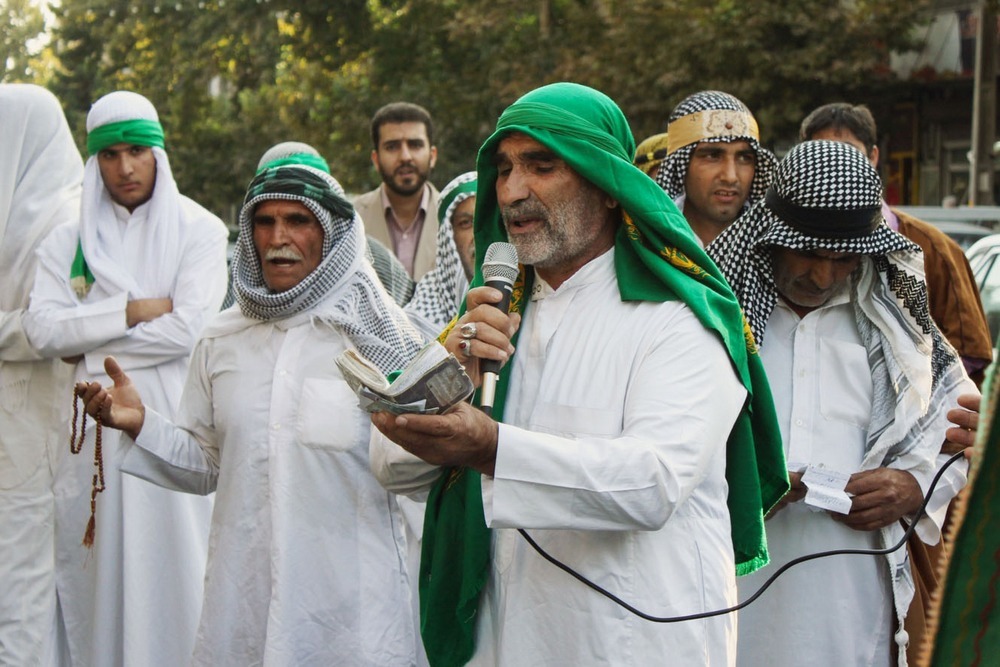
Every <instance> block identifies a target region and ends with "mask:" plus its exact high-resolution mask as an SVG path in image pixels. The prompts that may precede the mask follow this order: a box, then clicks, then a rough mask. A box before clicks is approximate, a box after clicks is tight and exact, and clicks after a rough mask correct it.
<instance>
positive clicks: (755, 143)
mask: <svg viewBox="0 0 1000 667" xmlns="http://www.w3.org/2000/svg"><path fill="white" fill-rule="evenodd" d="M713 110H728V111H737V112H740V113H744V114H746V115H747V116H749V117H751V118H752V117H753V115H752V114H751V113H750V109H748V108H747V106H746V105H745V104H743V102H741V101H739V100H738V99H736V98H735V97H733V96H732V95H730V94H729V93H723V92H720V91H717V90H703V91H701V92H700V93H695V94H693V95H688V96H687V97H686V98H684V99H683V100H681V103H680V104H678V105H677V107H676V108H674V110H673V112H672V113H671V114H670V118H668V119H667V127H668V130H667V136H668V140H669V135H670V131H669V127H670V123H673V122H674V121H675V120H678V119H680V118H682V117H684V116H689V115H691V114H694V113H698V112H699V111H713ZM721 141H746V142H748V143H749V144H750V147H751V148H753V150H754V152H755V153H756V154H757V165H756V166H755V168H754V175H753V183H751V184H750V194H749V195H748V197H747V204H748V205H750V204H753V203H754V202H756V201H759V200H760V199H761V198H762V197H763V196H764V192H765V191H766V190H767V186H768V185H770V183H771V178H772V177H773V176H774V168H775V166H776V165H777V162H778V161H777V159H776V158H775V157H774V153H772V152H771V151H769V150H767V149H766V148H764V147H763V146H761V145H760V140H759V139H758V138H757V137H755V136H753V135H751V134H742V133H741V134H723V135H718V136H712V137H702V138H701V139H699V141H698V142H696V143H691V144H688V145H686V146H683V147H680V148H677V149H675V150H673V151H672V152H670V153H668V154H667V157H666V158H665V159H664V160H663V161H662V162H661V163H660V168H659V170H658V171H657V172H656V182H657V184H659V186H660V187H661V188H663V189H664V190H665V191H666V193H667V194H668V195H670V198H671V199H677V198H678V197H680V196H681V195H683V194H684V182H685V181H686V180H687V172H688V165H690V164H691V155H692V153H694V148H695V146H696V145H697V144H698V143H701V142H704V143H719V142H721Z"/></svg>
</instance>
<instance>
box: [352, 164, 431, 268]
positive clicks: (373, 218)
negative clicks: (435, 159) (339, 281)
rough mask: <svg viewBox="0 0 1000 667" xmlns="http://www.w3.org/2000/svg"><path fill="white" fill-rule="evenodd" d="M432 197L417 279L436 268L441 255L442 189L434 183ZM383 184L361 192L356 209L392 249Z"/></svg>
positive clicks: (416, 263) (415, 264) (419, 250)
mask: <svg viewBox="0 0 1000 667" xmlns="http://www.w3.org/2000/svg"><path fill="white" fill-rule="evenodd" d="M427 187H429V188H430V197H428V199H427V215H426V216H425V217H424V228H423V229H422V230H421V231H420V239H419V240H418V241H417V254H416V256H415V257H414V258H413V276H412V277H413V280H414V281H418V280H420V279H421V278H422V277H423V275H424V274H425V273H427V272H428V271H430V270H431V269H432V268H434V258H435V257H436V256H437V230H438V215H437V209H438V191H437V188H435V187H434V186H433V185H431V184H430V183H428V184H427ZM381 188H382V186H381V185H379V186H378V187H377V188H375V189H374V190H372V191H371V192H366V193H364V194H363V195H358V196H357V197H356V198H355V199H354V209H355V210H356V211H357V212H358V215H360V216H361V219H362V220H363V221H364V223H365V232H366V233H367V234H368V236H371V237H372V238H374V239H375V240H377V241H380V242H381V243H382V245H384V246H385V247H387V248H390V249H391V248H392V247H393V246H392V238H391V237H390V236H389V227H388V226H387V225H386V222H385V210H384V209H383V208H382V192H381Z"/></svg>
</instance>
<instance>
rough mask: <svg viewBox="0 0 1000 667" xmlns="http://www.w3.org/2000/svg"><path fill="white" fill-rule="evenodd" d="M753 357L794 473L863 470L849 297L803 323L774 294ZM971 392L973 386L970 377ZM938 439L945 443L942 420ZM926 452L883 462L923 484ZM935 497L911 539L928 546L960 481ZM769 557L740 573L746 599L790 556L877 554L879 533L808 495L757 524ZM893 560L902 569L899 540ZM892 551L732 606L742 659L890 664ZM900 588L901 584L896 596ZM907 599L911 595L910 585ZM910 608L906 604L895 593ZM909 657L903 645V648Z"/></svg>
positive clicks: (831, 565) (857, 345)
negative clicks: (760, 366) (817, 505)
mask: <svg viewBox="0 0 1000 667" xmlns="http://www.w3.org/2000/svg"><path fill="white" fill-rule="evenodd" d="M761 359H762V360H763V362H764V367H765V369H766V371H767V374H768V377H769V379H770V381H771V387H772V391H773V393H774V398H775V408H776V410H777V413H778V419H779V425H780V427H781V434H782V441H783V442H784V443H785V452H786V458H787V462H788V469H789V470H790V471H796V472H799V471H801V470H803V469H804V468H805V466H806V465H820V464H822V465H824V466H826V467H828V468H830V469H832V470H836V471H839V472H843V473H847V474H850V473H854V472H858V471H859V470H860V469H861V467H862V466H861V464H862V460H863V459H864V457H865V440H866V436H867V432H868V424H869V421H870V419H871V405H872V393H873V392H872V381H871V370H870V367H869V364H868V353H867V351H866V350H865V347H864V344H863V343H862V341H861V337H860V335H859V333H858V329H857V324H856V323H855V319H854V312H853V308H852V306H851V304H850V303H849V301H848V297H847V295H846V294H842V295H840V296H838V297H835V298H834V299H833V300H831V302H830V303H829V304H827V305H826V306H824V307H822V308H819V309H817V310H815V311H813V312H811V313H809V314H807V315H806V316H805V317H803V318H799V317H798V315H796V314H795V313H794V312H793V311H792V310H791V309H790V308H789V307H788V306H787V305H786V304H785V303H784V302H783V301H781V300H780V299H779V300H778V303H777V304H776V306H775V309H774V312H773V313H772V315H771V318H770V320H769V321H768V326H767V338H766V339H765V341H764V345H763V347H762V349H761ZM970 389H971V390H974V387H973V386H972V385H971V383H970ZM941 440H942V442H943V440H944V429H943V426H942V435H941ZM933 463H934V460H933V459H932V458H931V457H929V456H922V455H918V454H908V455H904V456H902V457H900V458H897V459H895V460H894V461H892V462H891V464H890V465H891V467H893V468H899V469H902V470H908V471H911V472H912V473H913V474H914V476H915V477H916V478H917V480H918V482H919V483H920V484H921V487H922V488H924V489H925V490H926V487H927V482H928V481H929V480H928V479H927V477H926V474H925V473H924V472H923V471H926V470H931V469H933ZM960 486H961V485H960V484H959V486H958V487H957V488H950V489H947V490H944V491H945V492H944V493H942V494H935V496H934V498H935V501H934V502H932V504H930V505H929V506H928V509H929V511H930V516H929V517H924V518H922V519H921V521H920V522H919V523H918V524H917V526H918V528H917V530H918V535H920V536H921V537H923V538H924V539H925V540H926V541H928V542H931V543H933V542H934V541H936V540H937V537H938V535H939V533H940V525H941V522H942V521H943V519H944V512H945V510H946V508H947V503H948V501H949V500H950V499H951V497H953V496H954V494H955V493H956V492H957V489H958V488H960ZM765 528H766V531H767V539H768V547H769V550H770V554H771V563H770V565H769V566H768V567H766V568H763V569H761V570H759V571H757V572H756V573H754V574H752V575H749V576H747V577H741V578H740V580H739V590H740V598H741V600H742V599H746V598H747V597H749V596H750V595H751V594H753V593H754V592H755V591H757V589H759V588H760V586H761V585H762V584H763V583H764V581H766V580H767V579H768V578H769V577H770V576H771V575H772V574H773V573H774V571H775V570H776V569H777V568H779V567H781V566H782V565H784V564H785V563H786V562H788V561H789V560H791V559H793V558H795V557H798V556H802V555H805V554H810V553H815V552H819V551H826V550H831V549H878V548H882V546H883V545H882V543H881V540H880V537H879V532H878V531H869V532H862V531H857V530H853V529H851V528H848V527H847V526H844V525H843V524H840V523H837V522H835V521H834V520H833V519H832V518H831V517H830V516H829V515H828V514H827V513H825V512H817V511H814V510H813V509H812V508H811V507H810V506H809V505H807V504H806V503H805V502H797V503H793V504H790V505H788V506H786V507H785V508H784V509H782V510H780V511H779V512H778V513H777V514H775V515H774V516H773V517H772V518H771V519H769V520H768V521H767V523H766V524H765ZM897 554H898V556H899V563H898V566H900V567H907V568H908V567H909V562H908V560H902V559H904V558H905V554H906V547H905V546H904V547H903V548H902V549H901V550H900V551H899V552H897ZM896 566H897V562H896V558H895V556H892V557H890V558H889V561H888V562H887V559H886V557H884V556H868V555H850V556H847V555H845V556H834V557H830V558H821V559H818V560H814V561H810V562H807V563H803V564H801V565H796V566H793V567H792V568H791V569H790V570H788V571H786V572H785V573H784V574H782V575H781V576H780V577H779V578H778V579H777V580H776V581H775V582H774V583H773V584H772V585H771V586H770V588H768V589H767V591H765V593H764V594H763V595H762V596H761V597H760V598H758V599H757V600H756V601H755V602H754V603H752V604H751V605H750V606H749V607H747V608H745V609H744V610H742V611H741V612H740V636H739V656H738V664H740V665H746V667H756V666H757V665H764V664H767V665H773V666H774V667H784V666H786V665H787V666H791V665H852V666H853V665H858V666H859V667H860V666H862V665H874V666H877V667H886V666H887V665H889V664H890V662H891V661H890V647H891V645H892V642H893V624H894V620H895V619H894V604H893V601H894V598H893V595H894V590H893V587H894V585H893V581H892V578H891V577H890V568H892V567H896ZM896 594H897V595H904V592H903V591H899V592H897V593H896ZM911 594H912V591H911ZM897 602H898V603H899V604H900V605H901V606H902V608H903V609H906V608H907V607H908V606H909V602H910V599H909V597H906V599H901V600H897ZM901 653H902V654H903V656H902V664H905V651H901Z"/></svg>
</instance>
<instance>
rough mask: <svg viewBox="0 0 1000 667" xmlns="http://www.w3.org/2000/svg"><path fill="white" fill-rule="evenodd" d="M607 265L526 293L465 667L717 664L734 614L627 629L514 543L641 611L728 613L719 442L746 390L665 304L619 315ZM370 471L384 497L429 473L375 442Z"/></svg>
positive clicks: (419, 484)
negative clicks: (486, 563) (482, 581)
mask: <svg viewBox="0 0 1000 667" xmlns="http://www.w3.org/2000/svg"><path fill="white" fill-rule="evenodd" d="M613 261H614V251H613V250H612V251H609V252H607V253H606V254H604V255H602V256H601V257H599V258H597V259H595V260H593V261H591V262H590V263H589V264H587V265H586V266H584V267H583V268H582V269H580V270H579V271H578V272H577V273H576V274H574V275H573V276H572V277H571V278H570V279H569V280H567V281H566V282H565V283H563V284H562V285H561V286H560V287H559V289H558V290H556V291H555V292H552V291H551V289H550V288H548V286H547V285H544V284H538V285H537V286H536V292H537V293H538V294H539V295H541V296H542V297H543V298H540V299H538V300H534V301H533V302H532V303H531V304H530V306H529V308H528V310H527V314H526V316H525V319H524V321H523V323H522V325H521V334H520V338H519V340H518V343H517V353H516V354H515V356H514V361H513V363H514V364H515V365H514V368H513V369H512V374H511V379H510V393H509V394H508V396H507V401H506V409H505V415H504V423H503V424H501V425H500V431H499V444H498V450H497V458H496V471H495V476H494V477H493V478H492V479H491V478H488V477H484V478H483V502H484V508H485V513H486V517H485V518H486V521H487V523H488V525H490V526H491V527H492V528H493V529H494V530H493V548H492V558H491V564H492V571H491V573H490V578H489V581H488V583H487V587H486V590H485V593H484V597H483V599H482V601H481V605H480V615H479V621H478V626H477V636H478V639H477V647H476V653H475V655H474V657H473V659H472V661H471V663H470V664H474V665H509V666H511V667H515V666H516V667H520V666H522V665H542V664H544V665H567V666H569V665H595V664H601V665H662V664H676V665H731V664H733V662H734V660H735V647H736V620H735V615H733V614H730V615H724V616H719V617H715V618H712V619H709V620H700V621H690V622H684V623H676V624H658V623H652V622H649V621H646V620H642V619H641V618H639V617H637V616H634V615H632V614H631V613H629V612H627V611H626V610H624V609H623V608H621V607H619V606H617V605H616V604H615V603H613V602H611V601H610V600H608V599H606V598H604V597H602V596H600V595H599V594H597V593H595V592H594V591H592V590H590V589H589V588H586V587H585V586H584V585H583V584H582V583H580V582H578V581H576V580H575V579H573V578H571V577H570V576H569V575H568V574H566V573H564V572H561V571H559V570H558V569H556V568H555V567H554V566H553V565H551V564H550V563H548V562H547V561H545V560H543V559H542V557H541V556H540V555H538V554H537V553H535V552H534V551H533V550H532V548H531V547H530V546H529V545H528V544H527V542H526V541H525V540H524V539H523V538H522V537H521V536H520V535H519V534H518V533H517V531H515V530H511V529H513V528H525V529H527V531H528V533H529V534H530V535H531V536H532V537H533V538H534V539H535V540H536V541H537V542H538V543H539V544H540V545H541V547H542V548H543V549H545V550H546V551H548V552H549V553H550V554H552V555H553V556H555V557H556V558H557V559H559V560H560V561H562V562H564V563H566V564H567V565H569V566H570V567H572V568H574V569H575V570H577V571H579V572H580V573H582V574H583V575H584V576H586V577H588V578H589V579H591V580H592V581H595V582H596V583H598V584H599V585H601V586H604V587H606V588H607V589H609V590H610V591H611V592H612V593H614V594H615V595H617V596H619V597H622V598H624V599H625V601H626V602H628V603H630V604H632V605H633V606H635V607H638V608H639V609H640V610H642V611H644V612H646V613H649V614H654V615H657V616H675V615H686V614H692V613H698V612H703V611H708V610H714V609H719V608H725V607H727V606H730V605H732V604H735V595H736V584H735V574H734V572H735V566H734V558H733V550H732V540H731V537H730V524H729V510H728V508H727V505H726V496H727V484H726V479H725V467H726V453H725V452H726V440H727V437H728V435H729V432H730V430H731V428H732V426H733V424H734V423H735V420H736V417H737V415H738V413H739V410H740V407H741V406H742V403H743V401H744V400H745V398H746V391H745V390H744V389H743V387H742V385H741V384H740V383H739V381H738V379H737V378H736V376H735V374H734V372H733V370H732V366H731V364H730V361H729V359H728V356H727V355H726V353H725V351H724V349H723V347H722V344H721V342H720V341H719V340H718V339H717V338H716V337H715V336H714V335H712V334H710V333H709V332H708V331H707V330H705V328H704V327H702V326H701V324H700V323H699V322H698V321H697V319H696V318H695V316H694V314H693V313H692V312H691V311H690V310H689V309H688V308H687V307H686V306H684V305H683V304H681V303H679V302H671V303H659V304H658V303H623V302H622V301H621V298H620V296H619V293H618V285H617V280H616V277H615V273H614V265H613ZM371 454H372V467H373V470H374V471H375V473H376V475H377V476H378V477H379V479H380V481H382V482H383V484H385V485H386V486H387V487H388V488H391V489H393V490H396V491H397V492H402V493H408V494H417V495H420V494H422V493H424V492H425V491H426V490H427V488H428V487H429V486H430V484H431V483H432V482H433V481H434V480H435V479H436V477H437V474H438V473H437V470H436V469H435V468H434V467H433V466H429V465H427V464H424V463H422V462H420V461H419V460H418V459H416V458H415V457H413V456H412V455H409V454H407V453H406V452H404V451H403V450H402V449H401V448H400V447H397V446H396V445H394V444H392V443H391V442H389V441H387V440H386V439H385V438H384V437H381V435H376V436H374V437H373V438H372V445H371Z"/></svg>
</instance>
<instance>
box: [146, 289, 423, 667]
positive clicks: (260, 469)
mask: <svg viewBox="0 0 1000 667" xmlns="http://www.w3.org/2000/svg"><path fill="white" fill-rule="evenodd" d="M328 303H329V301H328ZM219 321H220V322H228V323H229V324H232V323H233V322H235V323H236V325H235V326H229V327H228V330H227V327H225V326H222V327H219V326H217V325H218V324H219V322H217V323H216V324H213V326H212V327H210V329H209V331H207V332H206V337H205V338H204V339H203V340H202V341H201V342H200V343H199V344H198V347H197V348H196V349H195V352H194V356H193V357H192V362H191V370H190V373H189V375H188V379H187V384H186V386H185V390H184V396H183V398H182V401H181V408H180V413H179V416H178V418H177V421H176V425H175V424H172V423H170V422H168V421H167V420H166V419H165V418H163V417H161V416H160V415H158V414H157V413H156V412H154V411H151V410H147V412H146V419H145V423H144V425H143V428H142V432H141V433H140V435H139V437H138V440H137V444H138V445H139V447H136V448H133V449H132V451H131V452H130V453H129V464H130V466H131V465H132V463H133V459H136V458H137V457H140V456H142V457H143V461H142V464H143V466H144V467H145V468H147V471H146V472H144V473H143V474H145V475H146V476H147V478H149V479H153V480H155V481H157V482H158V483H161V484H171V485H173V486H175V487H176V488H182V489H186V490H189V491H193V492H201V493H204V492H208V491H210V490H212V489H217V493H216V503H215V514H214V516H213V519H212V532H211V537H210V540H209V542H210V545H209V561H208V570H207V575H206V580H205V604H204V607H203V611H202V617H201V622H200V625H199V628H198V639H197V645H196V648H195V661H194V662H195V664H198V665H206V666H211V667H215V666H219V665H239V666H241V667H242V666H244V665H267V666H279V665H288V666H293V665H294V666H299V665H302V666H304V665H316V666H317V667H326V666H328V665H357V666H371V667H376V666H378V667H385V666H391V665H411V664H413V662H414V659H415V658H414V656H415V647H416V639H415V635H414V629H413V617H412V613H411V607H410V593H409V582H408V579H407V571H406V540H405V537H404V535H403V531H404V528H403V518H402V515H401V514H400V512H399V509H398V506H397V503H396V499H395V497H394V496H393V495H392V494H391V493H389V492H387V491H386V490H384V489H383V488H382V487H380V486H379V484H378V482H376V481H375V478H374V477H373V476H372V474H371V471H370V469H369V465H368V448H367V445H368V438H369V436H368V434H369V429H370V428H371V422H370V420H369V418H368V415H367V414H366V413H364V412H362V411H361V410H360V409H359V408H358V399H357V397H356V396H355V394H354V393H353V391H351V389H350V387H349V386H348V385H347V383H346V382H345V381H344V380H343V377H342V376H341V374H340V371H339V369H338V368H337V366H336V364H335V363H334V359H335V358H336V357H337V355H338V354H340V353H341V352H342V351H343V350H344V349H345V341H346V338H345V336H344V335H343V334H342V333H341V332H340V331H339V330H338V329H336V328H334V327H333V326H331V325H327V324H323V323H319V322H313V321H311V319H310V313H305V314H300V315H297V316H294V317H292V318H289V319H286V320H278V321H274V322H259V321H256V320H249V319H247V318H244V317H243V316H242V315H241V314H240V313H239V311H238V309H237V308H231V309H228V310H227V311H225V312H224V313H222V315H221V316H220V320H219ZM219 331H221V333H219ZM162 462H166V463H167V464H169V467H165V468H163V469H162V470H160V469H158V465H162ZM135 470H136V471H138V470H139V466H138V465H136V466H135Z"/></svg>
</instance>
